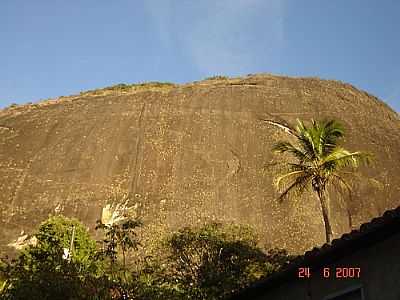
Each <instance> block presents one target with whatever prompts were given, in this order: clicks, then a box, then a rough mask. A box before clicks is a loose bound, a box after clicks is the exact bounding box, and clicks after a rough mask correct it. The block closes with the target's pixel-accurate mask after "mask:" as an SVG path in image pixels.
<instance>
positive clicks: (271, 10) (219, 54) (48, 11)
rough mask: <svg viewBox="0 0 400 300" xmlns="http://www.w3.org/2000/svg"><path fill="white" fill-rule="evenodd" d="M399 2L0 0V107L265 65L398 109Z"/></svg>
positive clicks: (232, 73)
mask: <svg viewBox="0 0 400 300" xmlns="http://www.w3.org/2000/svg"><path fill="white" fill-rule="evenodd" d="M399 15H400V1H398V0H381V1H372V0H336V1H320V0H304V1H298V0H282V1H280V0H202V1H195V0H175V1H173V0H159V1H157V0H146V1H145V0H143V1H140V0H136V1H133V0H116V1H109V0H107V1H106V0H85V1H81V0H69V1H64V0H36V1H32V0H1V1H0V107H5V106H8V105H9V104H11V103H26V102H28V101H32V102H33V101H37V100H39V99H45V98H52V97H57V96H62V95H71V94H76V93H79V92H80V91H83V90H88V89H94V88H100V87H105V86H109V85H113V84H117V83H134V82H144V81H169V82H176V83H184V82H190V81H194V80H200V79H204V78H205V77H208V76H213V75H228V76H238V75H247V74H249V73H260V72H265V73H273V74H282V75H289V76H312V77H321V78H325V79H337V80H341V81H345V82H349V83H351V84H354V85H355V86H356V87H358V88H360V89H363V90H366V91H368V92H370V93H372V94H374V95H376V96H377V97H379V98H380V99H382V100H384V101H385V102H386V103H388V104H389V105H390V106H391V107H392V108H394V109H395V110H396V111H397V112H399V111H400V38H399V32H400V18H399Z"/></svg>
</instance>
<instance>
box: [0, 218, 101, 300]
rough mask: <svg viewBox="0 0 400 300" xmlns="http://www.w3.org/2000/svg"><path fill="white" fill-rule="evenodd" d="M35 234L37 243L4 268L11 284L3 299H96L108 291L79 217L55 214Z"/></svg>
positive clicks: (4, 292) (94, 245)
mask: <svg viewBox="0 0 400 300" xmlns="http://www.w3.org/2000/svg"><path fill="white" fill-rule="evenodd" d="M35 236H36V238H37V244H36V245H31V246H27V247H26V248H24V249H23V250H22V251H21V253H20V255H19V257H18V259H16V260H14V261H12V262H8V263H7V266H6V267H5V268H4V267H3V270H5V272H4V273H6V276H7V280H8V285H7V287H6V288H5V289H4V291H3V293H2V295H1V296H2V299H60V300H61V299H95V298H96V297H97V296H98V295H102V293H106V292H107V288H105V289H101V287H102V284H101V283H102V282H103V276H102V267H101V262H99V261H97V260H96V259H95V254H96V244H95V241H94V240H92V239H91V238H90V236H89V234H88V232H87V230H86V228H85V227H84V226H83V225H82V224H81V223H80V222H79V221H78V220H76V219H68V218H65V217H62V216H57V217H52V218H50V219H48V220H47V221H45V222H43V223H42V224H41V225H40V227H39V229H38V232H37V233H36V234H35ZM72 238H73V241H71V239H72ZM71 245H73V248H71ZM66 254H69V255H66ZM104 299H107V298H106V297H105V298H104Z"/></svg>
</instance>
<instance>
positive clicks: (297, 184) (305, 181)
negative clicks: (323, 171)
mask: <svg viewBox="0 0 400 300" xmlns="http://www.w3.org/2000/svg"><path fill="white" fill-rule="evenodd" d="M311 180H312V176H310V174H304V175H303V176H298V177H297V178H296V179H295V180H294V181H293V182H292V183H290V184H289V185H288V187H287V188H286V189H285V190H284V191H283V192H282V193H281V194H280V195H279V197H278V200H279V201H283V200H284V199H286V198H287V197H288V196H289V194H291V193H295V194H297V195H301V194H302V193H303V192H304V191H305V190H306V189H307V188H308V186H309V184H310V182H311Z"/></svg>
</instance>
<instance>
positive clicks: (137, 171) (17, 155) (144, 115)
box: [0, 75, 400, 251]
mask: <svg viewBox="0 0 400 300" xmlns="http://www.w3.org/2000/svg"><path fill="white" fill-rule="evenodd" d="M324 117H333V118H337V119H339V120H340V121H342V122H343V123H344V124H345V126H346V129H347V135H346V141H345V147H347V148H348V149H350V150H363V151H369V152H372V153H374V154H375V157H376V163H375V166H374V167H373V168H363V169H362V170H361V174H362V176H361V177H360V178H358V179H356V180H355V181H354V183H353V185H354V189H355V192H354V195H353V199H352V201H351V202H350V201H348V196H347V195H346V194H342V195H341V194H340V193H337V192H335V191H331V193H330V199H331V208H332V216H331V218H332V220H333V229H334V231H335V233H336V236H337V235H339V234H341V233H343V232H346V231H349V230H350V228H349V222H348V220H349V218H348V217H349V214H350V215H351V219H352V223H353V226H354V227H357V226H358V225H360V224H361V223H362V222H365V221H367V220H369V219H371V218H372V217H374V216H377V215H379V214H381V213H382V212H383V211H385V210H386V209H389V208H393V207H395V206H398V205H399V203H400V191H399V187H400V184H399V183H400V176H399V175H400V151H399V149H400V139H399V136H400V120H399V116H398V114H397V113H395V112H394V111H392V110H391V109H390V108H389V107H387V106H386V105H385V104H383V103H382V102H381V101H379V100H378V99H377V98H375V97H373V96H371V95H369V94H367V93H365V92H363V91H359V90H357V89H356V88H354V87H353V86H351V85H348V84H343V83H341V82H337V81H327V80H319V79H316V78H288V77H278V76H272V75H254V76H248V77H246V78H235V79H226V78H217V79H211V80H205V81H201V82H195V83H192V84H185V85H170V84H168V85H167V84H142V85H136V86H131V87H128V86H119V87H116V88H110V89H103V90H98V91H92V92H87V93H82V94H81V95H79V96H72V97H60V98H59V99H55V100H49V101H44V102H40V103H37V104H30V105H23V106H16V107H10V108H7V109H4V110H2V111H0V134H1V135H0V168H1V169H0V173H1V175H0V203H1V212H0V245H1V248H0V250H6V246H5V245H7V244H8V243H10V242H12V241H13V240H15V239H16V238H17V237H18V236H19V234H20V232H21V231H22V230H24V231H25V232H28V233H29V231H31V230H32V228H33V226H36V225H37V224H38V223H39V222H41V221H42V220H44V219H45V218H47V217H48V216H49V215H51V214H56V213H63V214H65V215H68V216H76V217H78V218H79V219H81V220H82V221H84V222H85V223H86V224H87V225H88V226H90V227H91V228H93V227H94V224H95V221H96V220H97V219H98V218H99V216H100V211H101V206H102V205H104V203H105V202H106V200H107V197H108V196H109V195H110V193H111V192H112V190H113V189H119V190H122V191H127V192H128V193H129V194H130V195H131V198H132V200H131V201H132V202H131V204H133V202H137V203H138V205H139V206H138V210H139V213H140V214H141V216H142V217H143V219H144V221H145V223H146V224H147V227H146V228H147V230H149V231H151V232H153V233H154V232H156V231H157V230H161V229H162V230H170V229H173V228H176V227H180V226H183V225H193V224H197V223H201V222H205V221H210V220H214V221H223V222H237V223H244V224H251V225H253V226H255V227H256V228H257V229H258V231H259V233H260V234H261V239H262V242H264V243H265V244H266V245H274V246H279V247H286V248H288V249H289V250H292V251H303V250H305V249H308V248H310V247H312V246H314V245H319V244H321V243H322V242H323V241H324V229H323V223H322V217H321V213H320V208H319V204H318V202H317V200H316V198H315V196H314V195H313V194H311V193H310V194H306V195H304V196H303V197H302V198H301V199H299V200H298V201H287V202H283V203H278V202H277V201H276V197H277V195H278V193H277V192H276V191H275V190H274V188H273V177H274V175H275V170H274V169H273V168H268V167H267V168H266V169H265V170H264V169H263V167H264V166H265V165H273V163H274V162H276V161H277V160H278V159H280V158H278V157H276V156H275V155H274V154H272V153H271V146H272V144H273V143H274V142H276V141H277V140H279V139H285V138H288V136H287V135H286V134H285V132H284V131H280V130H279V129H277V128H275V127H271V126H270V125H268V124H266V123H265V122H262V121H260V118H269V119H274V120H277V121H282V122H288V123H292V124H293V123H294V122H295V120H296V118H301V119H305V120H307V119H310V118H317V119H320V118H324ZM346 203H347V204H348V206H346ZM154 230H156V231H154Z"/></svg>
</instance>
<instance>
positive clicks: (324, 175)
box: [270, 120, 371, 243]
mask: <svg viewBox="0 0 400 300" xmlns="http://www.w3.org/2000/svg"><path fill="white" fill-rule="evenodd" d="M270 123H272V122H270ZM278 126H279V125H278ZM280 127H281V128H283V129H284V130H285V131H286V132H288V133H289V134H291V135H292V136H294V137H295V141H296V143H292V142H290V141H280V142H278V143H276V144H275V145H274V146H273V150H274V151H275V152H278V153H288V154H290V155H291V157H292V158H293V159H294V161H292V162H289V163H287V164H286V168H285V170H284V173H283V174H282V175H281V176H279V177H277V179H276V182H275V184H276V186H277V187H278V188H279V189H280V190H281V192H282V193H281V195H280V199H281V200H282V199H284V198H286V197H287V196H289V195H290V194H291V193H294V194H297V195H299V194H301V193H303V192H304V191H305V190H307V189H308V188H310V187H311V189H312V190H313V191H314V192H315V193H316V195H317V196H318V199H319V201H320V204H321V209H322V215H323V218H324V223H325V236H326V241H327V242H328V243H329V242H330V241H331V238H332V229H331V225H330V222H329V217H328V216H329V207H328V203H327V200H326V193H327V187H328V186H329V185H333V186H335V187H339V188H342V189H347V190H348V191H351V188H350V185H349V184H348V183H347V182H346V180H345V179H344V177H343V176H344V173H343V169H344V168H346V167H352V168H353V169H355V168H357V167H358V166H359V165H360V163H369V162H370V161H371V155H370V154H367V153H363V152H360V151H357V152H350V151H348V150H346V149H344V148H343V147H341V146H340V141H341V139H342V138H343V137H344V128H343V125H342V124H341V123H339V122H338V121H336V120H325V121H315V120H311V126H310V127H307V126H306V125H305V124H304V123H303V122H302V121H300V120H298V122H297V126H296V128H295V129H292V128H290V127H286V126H283V125H280Z"/></svg>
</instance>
